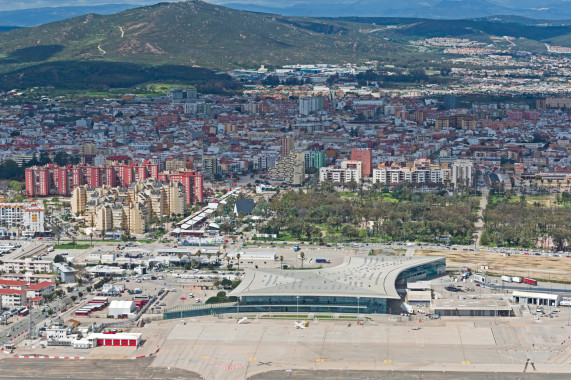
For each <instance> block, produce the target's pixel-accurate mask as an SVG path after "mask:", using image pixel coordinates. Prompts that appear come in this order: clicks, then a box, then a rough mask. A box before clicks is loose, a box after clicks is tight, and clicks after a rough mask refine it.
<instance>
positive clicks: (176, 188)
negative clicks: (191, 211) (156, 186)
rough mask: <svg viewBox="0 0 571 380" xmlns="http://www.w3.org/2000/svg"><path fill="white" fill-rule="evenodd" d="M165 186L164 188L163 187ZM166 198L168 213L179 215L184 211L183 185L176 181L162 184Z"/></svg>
mask: <svg viewBox="0 0 571 380" xmlns="http://www.w3.org/2000/svg"><path fill="white" fill-rule="evenodd" d="M165 188H166V189H165ZM163 189H165V190H166V191H165V194H166V198H167V202H166V203H167V205H168V214H169V215H173V214H174V215H179V214H183V213H184V206H185V204H186V196H185V192H184V186H183V185H182V184H181V183H178V182H171V183H169V184H168V185H166V186H164V187H163Z"/></svg>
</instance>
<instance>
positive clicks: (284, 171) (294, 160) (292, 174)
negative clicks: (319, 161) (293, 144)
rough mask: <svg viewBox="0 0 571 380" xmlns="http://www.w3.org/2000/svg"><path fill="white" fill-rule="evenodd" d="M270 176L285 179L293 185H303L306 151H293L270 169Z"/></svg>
mask: <svg viewBox="0 0 571 380" xmlns="http://www.w3.org/2000/svg"><path fill="white" fill-rule="evenodd" d="M269 174H270V178H272V179H275V180H283V181H285V182H287V183H289V184H291V185H301V184H302V183H303V179H304V177H305V153H303V152H296V151H293V152H291V153H290V154H289V155H288V156H287V157H284V158H282V159H281V160H280V161H278V163H277V164H276V166H274V167H273V168H271V169H270V172H269Z"/></svg>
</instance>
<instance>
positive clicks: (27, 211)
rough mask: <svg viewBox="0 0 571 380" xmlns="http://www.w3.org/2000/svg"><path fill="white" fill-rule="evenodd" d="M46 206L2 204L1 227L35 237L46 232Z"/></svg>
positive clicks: (39, 203) (35, 203)
mask: <svg viewBox="0 0 571 380" xmlns="http://www.w3.org/2000/svg"><path fill="white" fill-rule="evenodd" d="M44 217H45V210H44V205H43V204H42V203H41V202H17V203H0V227H4V228H6V229H8V230H18V231H22V233H23V234H24V235H25V234H30V235H33V234H34V233H35V232H44Z"/></svg>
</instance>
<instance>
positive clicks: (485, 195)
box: [474, 188, 490, 247]
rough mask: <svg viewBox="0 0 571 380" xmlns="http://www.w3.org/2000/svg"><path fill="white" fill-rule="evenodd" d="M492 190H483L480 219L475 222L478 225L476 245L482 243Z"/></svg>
mask: <svg viewBox="0 0 571 380" xmlns="http://www.w3.org/2000/svg"><path fill="white" fill-rule="evenodd" d="M489 193H490V191H489V190H488V189H487V188H486V189H483V190H482V198H480V208H479V209H478V220H477V221H476V223H475V225H474V226H475V227H476V234H477V237H476V247H478V246H479V245H480V239H481V238H482V232H484V210H486V207H487V206H488V194H489Z"/></svg>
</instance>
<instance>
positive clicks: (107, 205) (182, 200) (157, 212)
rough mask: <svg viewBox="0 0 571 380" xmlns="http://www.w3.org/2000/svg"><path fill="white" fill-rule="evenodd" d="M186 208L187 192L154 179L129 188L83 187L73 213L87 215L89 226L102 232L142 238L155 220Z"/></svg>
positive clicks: (75, 197)
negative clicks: (118, 232)
mask: <svg viewBox="0 0 571 380" xmlns="http://www.w3.org/2000/svg"><path fill="white" fill-rule="evenodd" d="M185 205H186V194H185V188H184V186H183V185H182V184H181V183H179V182H164V181H161V180H155V179H152V178H148V179H146V180H145V181H142V182H135V183H132V184H131V185H130V186H129V187H128V188H121V187H113V188H109V187H97V188H94V187H87V186H85V185H83V186H79V187H78V188H76V189H75V190H74V191H73V196H72V211H73V212H75V213H76V214H79V213H82V214H84V215H85V216H86V217H87V219H88V220H89V221H90V225H91V226H93V227H94V228H95V230H97V231H102V232H105V231H113V230H118V231H129V232H131V233H136V234H142V233H145V231H146V229H147V225H148V223H149V221H150V219H151V218H152V217H158V218H162V217H167V216H171V215H181V214H183V213H184V209H185ZM81 206H83V207H81Z"/></svg>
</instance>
